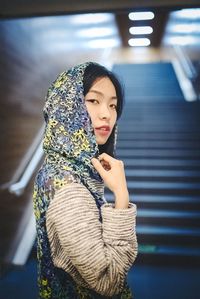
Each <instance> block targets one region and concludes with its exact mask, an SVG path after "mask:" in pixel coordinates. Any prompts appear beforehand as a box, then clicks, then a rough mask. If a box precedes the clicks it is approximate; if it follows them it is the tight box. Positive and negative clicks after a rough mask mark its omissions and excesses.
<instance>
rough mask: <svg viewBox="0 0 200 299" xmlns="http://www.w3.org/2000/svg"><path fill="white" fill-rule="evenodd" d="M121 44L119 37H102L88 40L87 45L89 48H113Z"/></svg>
mask: <svg viewBox="0 0 200 299" xmlns="http://www.w3.org/2000/svg"><path fill="white" fill-rule="evenodd" d="M118 46H120V41H119V39H117V38H104V39H103V38H102V39H94V40H91V41H87V47H89V48H107V47H108V48H112V47H118Z"/></svg>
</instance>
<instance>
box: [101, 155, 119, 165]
mask: <svg viewBox="0 0 200 299" xmlns="http://www.w3.org/2000/svg"><path fill="white" fill-rule="evenodd" d="M98 159H99V160H105V161H106V162H109V163H113V162H115V161H116V159H114V158H113V157H111V156H110V155H108V154H106V153H103V154H101V155H99V157H98Z"/></svg>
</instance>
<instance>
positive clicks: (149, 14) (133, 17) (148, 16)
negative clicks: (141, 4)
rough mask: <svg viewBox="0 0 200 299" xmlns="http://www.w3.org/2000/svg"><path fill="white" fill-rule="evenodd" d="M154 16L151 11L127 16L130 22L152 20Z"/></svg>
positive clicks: (131, 13) (132, 13)
mask: <svg viewBox="0 0 200 299" xmlns="http://www.w3.org/2000/svg"><path fill="white" fill-rule="evenodd" d="M154 16H155V15H154V13H153V12H152V11H138V12H130V13H129V15H128V17H129V19H130V20H131V21H140V20H152V19H153V18H154Z"/></svg>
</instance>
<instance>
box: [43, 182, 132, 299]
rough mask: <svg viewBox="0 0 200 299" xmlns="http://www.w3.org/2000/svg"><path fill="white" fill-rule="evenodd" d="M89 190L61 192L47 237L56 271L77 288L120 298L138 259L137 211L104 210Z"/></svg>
mask: <svg viewBox="0 0 200 299" xmlns="http://www.w3.org/2000/svg"><path fill="white" fill-rule="evenodd" d="M101 212H102V223H101V222H100V221H99V210H98V208H97V206H96V203H95V201H94V198H93V197H92V195H91V193H90V192H89V191H88V190H87V188H86V187H85V186H83V185H82V184H78V183H70V184H67V185H66V186H64V187H62V188H61V189H60V190H57V191H56V193H55V195H54V199H53V200H52V201H51V203H50V205H49V208H48V211H47V219H46V220H47V222H46V223H47V233H48V237H49V241H50V246H51V254H52V258H53V262H54V265H55V266H56V267H59V268H62V269H64V270H65V271H66V272H68V273H69V274H70V275H71V276H72V277H73V279H74V280H75V281H76V283H77V284H79V285H82V286H85V287H87V288H90V289H93V290H94V291H96V292H98V293H100V294H101V295H105V296H112V295H114V294H118V293H119V292H120V291H121V290H122V288H123V284H124V280H125V278H126V274H127V272H128V270H129V269H130V267H131V266H132V264H133V262H134V260H135V258H136V255H137V239H136V233H135V218H136V206H135V205H134V204H132V203H129V207H128V209H115V208H114V204H112V203H105V204H103V206H102V207H101Z"/></svg>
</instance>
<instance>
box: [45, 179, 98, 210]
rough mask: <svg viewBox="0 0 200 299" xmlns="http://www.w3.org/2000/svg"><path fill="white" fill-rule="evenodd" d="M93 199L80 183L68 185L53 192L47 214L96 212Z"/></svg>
mask: <svg viewBox="0 0 200 299" xmlns="http://www.w3.org/2000/svg"><path fill="white" fill-rule="evenodd" d="M96 209H97V207H96V203H95V199H94V197H93V196H92V194H91V193H90V191H89V190H88V189H87V188H86V187H85V186H84V185H83V184H81V183H74V182H73V183H69V184H66V185H64V186H63V187H61V188H59V189H58V190H56V191H55V194H54V197H53V199H52V200H51V203H50V205H49V208H48V211H47V213H48V214H56V213H63V212H64V211H67V210H68V211H69V212H72V211H73V212H75V211H76V212H78V211H79V210H82V211H83V210H96Z"/></svg>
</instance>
